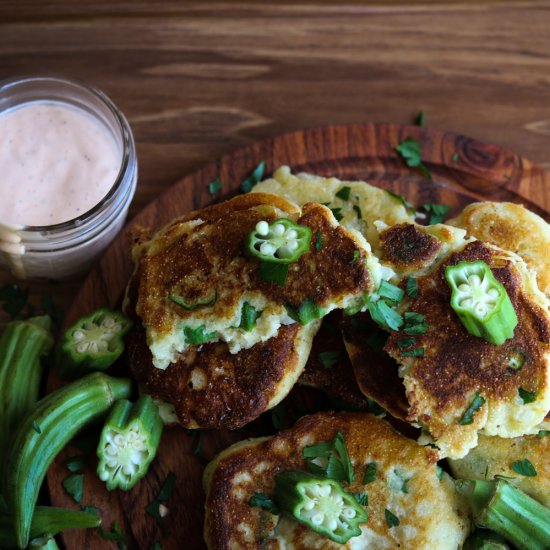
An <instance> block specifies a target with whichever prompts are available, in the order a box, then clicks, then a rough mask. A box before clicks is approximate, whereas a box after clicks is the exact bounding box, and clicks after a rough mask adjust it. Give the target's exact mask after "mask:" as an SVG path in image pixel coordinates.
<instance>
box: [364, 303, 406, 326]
mask: <svg viewBox="0 0 550 550" xmlns="http://www.w3.org/2000/svg"><path fill="white" fill-rule="evenodd" d="M367 307H368V309H369V313H370V316H371V317H372V319H373V321H374V322H376V323H378V324H379V325H380V326H381V327H382V328H388V329H390V330H399V328H400V327H401V326H402V325H403V318H402V317H401V315H400V314H399V313H397V311H395V310H394V309H392V308H391V307H390V306H389V305H388V304H387V303H386V302H385V301H384V300H378V301H376V302H375V301H374V300H371V299H370V298H369V299H368V300H367Z"/></svg>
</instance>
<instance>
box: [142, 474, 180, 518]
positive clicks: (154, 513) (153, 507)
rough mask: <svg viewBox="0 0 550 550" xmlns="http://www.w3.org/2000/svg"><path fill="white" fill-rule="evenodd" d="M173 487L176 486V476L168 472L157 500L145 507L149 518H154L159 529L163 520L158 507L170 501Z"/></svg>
mask: <svg viewBox="0 0 550 550" xmlns="http://www.w3.org/2000/svg"><path fill="white" fill-rule="evenodd" d="M175 485H176V475H175V474H174V472H168V475H167V476H166V479H165V480H164V483H163V484H162V487H161V488H160V491H159V494H158V496H157V498H155V499H154V500H152V501H151V502H150V503H149V504H148V505H147V506H146V507H145V511H146V512H147V513H148V514H149V515H150V516H151V517H153V518H155V520H156V521H157V523H158V524H159V525H160V526H161V527H164V526H163V518H162V514H161V510H160V506H161V504H163V503H164V502H167V501H168V500H169V499H170V497H171V496H172V492H173V490H174V487H175Z"/></svg>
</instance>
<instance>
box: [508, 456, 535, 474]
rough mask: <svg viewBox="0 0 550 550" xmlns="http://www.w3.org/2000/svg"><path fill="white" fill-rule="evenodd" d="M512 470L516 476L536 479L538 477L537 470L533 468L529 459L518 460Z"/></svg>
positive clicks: (513, 464)
mask: <svg viewBox="0 0 550 550" xmlns="http://www.w3.org/2000/svg"><path fill="white" fill-rule="evenodd" d="M512 470H514V472H516V474H519V475H522V476H525V477H535V476H536V475H537V470H536V469H535V467H534V466H533V463H532V462H531V461H530V460H529V459H528V458H524V459H523V460H516V461H515V462H512Z"/></svg>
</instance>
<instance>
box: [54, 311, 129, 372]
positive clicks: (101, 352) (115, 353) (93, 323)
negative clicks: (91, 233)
mask: <svg viewBox="0 0 550 550" xmlns="http://www.w3.org/2000/svg"><path fill="white" fill-rule="evenodd" d="M131 326H132V322H131V321H129V320H128V319H127V318H126V317H125V316H124V315H123V314H122V313H121V312H120V311H114V310H110V309H107V308H100V309H98V310H96V311H94V312H93V313H92V314H90V315H88V316H86V317H82V318H80V319H79V320H78V321H76V323H74V324H73V325H72V326H71V327H69V328H68V329H67V330H66V331H65V333H64V335H63V339H62V341H61V346H60V348H59V358H58V368H59V374H60V376H61V377H62V378H66V379H73V378H77V377H78V376H81V375H83V374H84V373H87V372H90V371H104V370H106V369H107V368H109V367H110V366H111V365H112V364H113V363H114V362H115V361H116V360H117V359H118V357H119V356H120V355H121V354H122V352H123V351H124V340H123V338H124V336H125V335H126V333H127V332H128V331H129V330H130V328H131Z"/></svg>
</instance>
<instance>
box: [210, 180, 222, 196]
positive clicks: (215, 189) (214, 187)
mask: <svg viewBox="0 0 550 550" xmlns="http://www.w3.org/2000/svg"><path fill="white" fill-rule="evenodd" d="M221 190H222V180H221V179H220V178H216V179H215V180H212V181H211V182H210V183H209V184H208V192H209V193H210V194H211V195H215V194H216V193H219V192H220V191H221Z"/></svg>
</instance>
